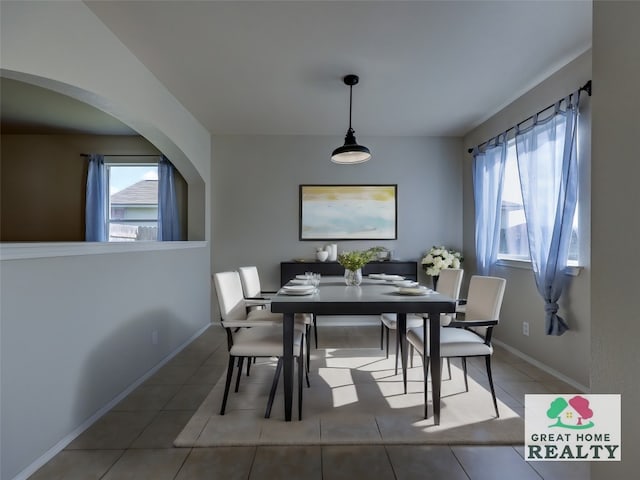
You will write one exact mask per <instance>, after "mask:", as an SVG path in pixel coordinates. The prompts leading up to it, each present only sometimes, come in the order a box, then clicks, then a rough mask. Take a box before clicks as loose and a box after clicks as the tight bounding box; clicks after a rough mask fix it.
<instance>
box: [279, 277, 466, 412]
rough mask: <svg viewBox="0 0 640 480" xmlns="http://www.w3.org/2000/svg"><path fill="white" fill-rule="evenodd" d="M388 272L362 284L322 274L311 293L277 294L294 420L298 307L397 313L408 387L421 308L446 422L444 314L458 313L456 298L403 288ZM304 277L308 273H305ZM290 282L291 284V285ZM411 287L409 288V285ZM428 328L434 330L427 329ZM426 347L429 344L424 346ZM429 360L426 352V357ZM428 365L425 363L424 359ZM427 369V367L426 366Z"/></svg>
mask: <svg viewBox="0 0 640 480" xmlns="http://www.w3.org/2000/svg"><path fill="white" fill-rule="evenodd" d="M385 278H387V277H385V276H382V275H370V276H369V277H365V278H363V280H362V283H361V284H360V285H357V286H354V285H349V286H347V285H346V284H345V281H344V279H343V278H342V277H322V278H321V279H320V281H319V284H318V285H317V287H316V288H315V289H314V290H313V291H312V293H309V294H304V295H303V294H299V293H298V292H296V293H295V294H292V292H289V293H287V291H286V289H285V288H284V287H283V288H281V289H280V290H279V291H278V292H277V294H276V295H275V296H273V297H272V299H271V311H272V312H274V313H282V314H283V323H282V342H283V376H284V409H285V421H291V410H292V403H293V377H294V375H293V369H294V355H293V333H294V324H295V321H294V317H295V314H296V313H307V314H314V315H380V314H382V313H395V314H396V315H397V330H396V331H397V334H398V335H399V338H400V342H399V343H400V354H401V363H402V376H403V383H404V392H405V393H406V392H407V337H406V332H407V328H406V325H407V314H412V313H413V314H419V315H422V316H423V318H424V321H423V329H424V332H423V333H425V335H424V337H423V338H429V352H430V356H429V362H430V363H429V367H430V368H429V370H431V382H432V403H433V416H434V422H435V424H436V425H439V424H440V381H441V359H440V314H443V313H445V314H446V313H454V312H455V309H456V300H455V299H452V298H449V297H447V296H444V295H441V294H439V293H437V292H435V291H432V290H429V289H426V288H424V291H422V292H413V293H409V294H403V290H402V289H401V288H398V287H397V286H396V284H394V283H393V282H392V281H390V280H391V279H392V278H393V277H392V276H389V277H388V278H389V279H385ZM299 280H302V281H303V282H304V279H303V278H301V279H299ZM285 287H286V286H285ZM405 292H406V290H405ZM427 329H428V331H429V334H428V335H426V333H427ZM423 351H426V349H423ZM425 361H426V358H425V356H424V355H423V362H425ZM423 365H424V363H423ZM425 375H426V371H425ZM424 380H425V381H424V385H425V387H424V417H425V418H428V415H427V413H428V412H427V401H428V395H427V388H426V386H427V378H426V376H425V379H424Z"/></svg>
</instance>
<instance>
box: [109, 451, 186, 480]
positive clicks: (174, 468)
mask: <svg viewBox="0 0 640 480" xmlns="http://www.w3.org/2000/svg"><path fill="white" fill-rule="evenodd" d="M188 454H189V450H188V449H181V448H173V449H163V450H127V451H126V452H125V453H124V455H122V457H120V459H119V460H118V461H117V462H116V463H115V465H114V466H113V467H111V469H110V470H109V471H108V472H107V474H106V475H105V476H104V480H140V479H153V480H173V479H174V478H175V476H176V474H177V473H178V471H179V470H180V467H181V466H182V464H183V462H184V460H185V458H186V457H187V455H188Z"/></svg>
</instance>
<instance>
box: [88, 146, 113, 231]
mask: <svg viewBox="0 0 640 480" xmlns="http://www.w3.org/2000/svg"><path fill="white" fill-rule="evenodd" d="M88 159H89V171H88V174H87V194H86V207H85V240H86V241H87V242H106V241H107V240H108V238H107V195H106V192H107V171H106V167H105V165H104V156H103V155H98V154H90V155H89V156H88Z"/></svg>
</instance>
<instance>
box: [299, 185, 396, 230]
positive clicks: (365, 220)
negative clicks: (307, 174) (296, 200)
mask: <svg viewBox="0 0 640 480" xmlns="http://www.w3.org/2000/svg"><path fill="white" fill-rule="evenodd" d="M397 193H398V186H397V185H300V240H395V239H396V238H398V195H397Z"/></svg>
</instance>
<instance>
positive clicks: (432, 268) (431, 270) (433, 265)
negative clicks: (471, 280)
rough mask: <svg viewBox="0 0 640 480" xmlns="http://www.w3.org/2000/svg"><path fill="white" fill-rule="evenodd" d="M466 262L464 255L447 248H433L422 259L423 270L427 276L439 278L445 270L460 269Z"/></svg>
mask: <svg viewBox="0 0 640 480" xmlns="http://www.w3.org/2000/svg"><path fill="white" fill-rule="evenodd" d="M463 261H464V258H463V257H462V254H461V253H460V252H456V251H455V250H450V249H448V248H445V247H442V246H440V247H436V246H434V247H431V250H429V251H428V252H427V253H426V254H425V255H424V256H423V257H422V262H421V263H422V268H423V269H424V271H425V273H426V274H427V275H431V276H432V277H437V276H438V275H440V270H442V269H443V268H460V265H461V264H462V262H463Z"/></svg>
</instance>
